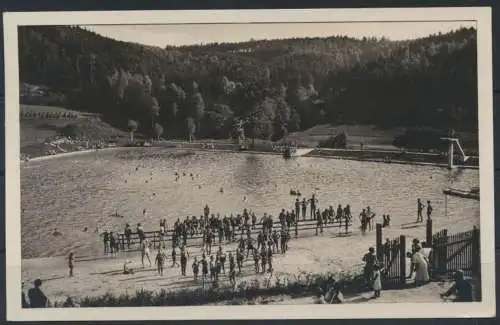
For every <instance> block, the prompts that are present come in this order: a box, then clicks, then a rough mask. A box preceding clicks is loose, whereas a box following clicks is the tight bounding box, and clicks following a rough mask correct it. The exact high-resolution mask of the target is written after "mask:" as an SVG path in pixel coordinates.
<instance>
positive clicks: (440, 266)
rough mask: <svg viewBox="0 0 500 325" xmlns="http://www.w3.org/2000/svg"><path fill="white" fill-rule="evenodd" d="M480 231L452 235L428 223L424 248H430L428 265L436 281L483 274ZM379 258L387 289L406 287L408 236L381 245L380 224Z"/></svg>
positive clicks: (378, 235)
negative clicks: (457, 274) (455, 275)
mask: <svg viewBox="0 0 500 325" xmlns="http://www.w3.org/2000/svg"><path fill="white" fill-rule="evenodd" d="M479 237H480V233H479V229H478V228H476V227H473V229H472V230H470V231H465V232H460V233H457V234H453V235H449V234H448V230H447V229H443V230H440V231H439V232H437V233H433V232H432V220H431V219H429V220H427V229H426V241H425V242H423V246H424V247H427V248H430V249H431V250H430V256H429V264H430V265H429V266H430V268H429V269H430V273H431V276H432V277H433V278H440V277H443V276H444V277H448V276H450V275H451V274H453V272H455V271H456V270H459V269H461V270H463V271H464V273H465V275H467V276H479V275H480V274H481V254H480V245H479V243H480V241H479ZM376 245H377V259H378V260H379V261H380V262H381V263H382V265H383V267H384V272H383V274H384V277H383V282H384V286H385V287H402V286H404V285H406V273H407V267H406V259H407V258H408V257H407V254H408V253H407V252H406V237H405V236H399V237H398V238H394V239H392V240H390V241H389V242H388V243H387V242H386V243H382V225H381V224H377V233H376Z"/></svg>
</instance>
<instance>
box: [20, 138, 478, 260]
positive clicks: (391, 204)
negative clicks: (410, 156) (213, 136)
mask: <svg viewBox="0 0 500 325" xmlns="http://www.w3.org/2000/svg"><path fill="white" fill-rule="evenodd" d="M177 153H179V152H178V151H177ZM21 168H22V169H21V201H22V209H24V212H23V215H22V245H23V247H22V248H23V257H39V256H52V255H60V254H67V253H68V252H69V251H70V250H71V251H75V252H77V254H78V253H80V254H96V253H100V252H101V241H100V239H99V237H98V236H97V234H96V233H94V229H95V228H96V226H97V225H98V224H99V225H101V231H102V230H103V229H104V228H106V229H109V230H115V231H122V229H123V227H124V225H125V223H127V222H128V223H130V224H131V225H132V226H134V225H135V224H136V223H137V222H142V223H143V224H144V225H145V229H146V230H156V229H157V228H158V224H159V219H160V218H167V220H168V224H169V225H172V223H173V222H174V221H175V220H176V219H177V218H178V217H180V218H181V219H183V218H185V217H186V216H187V215H189V216H192V215H197V216H199V215H200V214H201V211H202V208H203V206H204V205H205V204H208V205H209V206H210V208H211V210H212V211H213V212H219V213H221V215H223V214H230V213H238V212H241V211H242V210H243V208H250V209H252V210H253V211H255V212H256V213H257V215H261V214H263V213H264V212H268V213H272V214H273V215H277V214H278V212H279V210H280V209H281V208H282V207H285V208H289V209H291V208H292V205H293V201H294V199H295V198H294V197H292V196H290V195H289V192H290V189H291V188H295V189H298V190H299V191H301V193H302V195H305V196H307V197H310V195H311V194H312V193H316V196H317V198H318V200H319V206H320V207H322V208H325V207H327V206H329V205H333V206H334V207H335V206H336V205H338V204H339V203H340V204H342V205H345V204H350V205H351V207H352V211H353V214H355V215H357V214H358V213H359V211H360V210H361V209H362V208H363V207H366V206H371V207H372V209H373V210H374V211H375V212H377V215H379V216H381V215H382V214H390V215H391V217H392V220H393V221H392V222H393V224H394V225H399V224H403V223H407V222H412V221H414V219H415V214H416V212H415V202H416V200H417V198H418V197H420V198H422V199H423V200H425V201H426V200H427V199H430V200H431V201H432V204H433V207H434V214H435V222H436V223H437V224H439V223H440V216H441V219H442V220H441V223H443V224H444V225H445V226H447V227H448V228H450V227H460V223H461V220H462V221H463V222H467V223H470V219H471V218H474V219H476V220H478V219H479V218H478V216H479V202H477V201H471V200H463V199H457V198H448V208H447V215H448V217H449V219H450V220H453V222H452V224H450V225H448V224H446V223H450V222H449V221H448V219H445V218H444V214H445V213H444V196H443V195H442V192H441V191H442V188H443V187H444V186H448V185H450V172H449V171H447V170H446V169H443V168H437V167H422V166H411V165H398V164H383V163H371V162H358V161H348V160H335V159H322V158H309V157H302V158H299V159H290V160H285V159H283V158H281V157H280V156H274V155H257V154H243V153H214V152H199V153H196V154H192V155H185V156H181V157H174V156H173V154H172V151H169V150H167V149H158V148H144V149H134V150H131V151H114V152H113V151H112V152H102V153H92V154H88V155H81V156H73V157H65V158H58V159H53V160H46V161H39V162H32V163H30V164H28V165H24V166H22V167H21ZM136 169H137V170H136ZM175 172H178V173H179V174H180V178H179V180H178V181H176V176H175ZM183 172H185V173H186V176H183ZM191 173H192V174H193V176H194V179H192V178H191V177H190V174H191ZM478 184H479V173H478V171H477V170H465V171H463V172H461V174H460V175H459V176H456V177H455V179H454V183H453V186H456V187H459V188H465V189H467V188H468V187H469V186H478ZM220 188H223V190H224V192H223V193H220V191H219V189H220ZM143 209H146V211H147V212H146V216H145V217H144V216H143V215H142V211H143ZM115 211H118V213H119V214H121V215H124V216H125V218H117V217H113V216H111V214H113V213H114V212H115ZM467 219H469V220H467ZM84 227H88V231H87V232H84V231H83V229H84ZM56 228H57V229H58V230H59V231H60V232H61V233H62V236H59V237H57V236H56V237H54V236H52V233H53V231H54V229H56Z"/></svg>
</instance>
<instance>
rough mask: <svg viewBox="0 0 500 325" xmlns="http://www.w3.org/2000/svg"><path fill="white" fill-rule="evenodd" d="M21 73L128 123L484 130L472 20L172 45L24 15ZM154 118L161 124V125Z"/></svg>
mask: <svg viewBox="0 0 500 325" xmlns="http://www.w3.org/2000/svg"><path fill="white" fill-rule="evenodd" d="M19 38H20V41H19V55H20V74H21V80H22V81H24V82H29V83H31V84H37V85H44V86H47V87H50V88H51V89H52V90H53V91H55V92H60V93H63V94H64V95H65V96H66V102H67V103H68V108H71V109H76V110H84V111H90V112H95V113H101V114H102V116H103V118H104V119H105V120H107V121H109V122H110V123H113V124H114V125H117V126H119V127H121V128H123V129H127V128H128V129H130V128H131V126H133V128H134V129H138V130H140V131H141V132H143V133H146V134H151V135H158V131H159V130H161V133H164V135H166V136H168V137H183V138H185V137H188V136H192V137H198V138H200V137H211V138H227V137H229V136H231V135H233V133H234V125H235V122H236V121H239V120H243V121H245V122H246V123H245V126H244V128H245V131H246V135H247V137H255V138H265V139H273V140H276V139H280V138H282V137H283V136H285V135H286V134H287V133H289V132H294V131H298V130H304V129H307V128H310V127H312V126H314V125H317V124H325V123H333V124H356V123H357V124H373V125H378V126H382V127H393V126H407V127H431V128H438V129H443V130H444V129H448V128H453V129H456V130H463V131H468V130H471V131H476V130H477V129H478V125H477V63H476V62H477V60H476V56H477V54H476V52H477V51H476V47H477V46H476V31H475V30H474V29H472V28H471V29H465V28H464V29H460V30H457V31H453V32H450V33H447V34H443V35H441V34H440V35H431V36H429V37H427V38H422V39H417V40H412V41H398V42H393V41H389V40H387V39H384V38H382V39H375V38H363V39H351V38H348V37H344V36H333V37H329V38H304V39H288V40H271V41H251V42H245V43H237V44H208V45H203V46H201V45H200V46H184V47H167V48H165V49H160V48H154V47H149V46H142V45H138V44H133V43H125V42H119V41H116V40H112V39H108V38H105V37H102V36H99V35H97V34H95V33H92V32H89V31H86V30H84V29H81V28H78V27H52V26H43V27H41V26H40V27H20V28H19ZM155 130H156V132H155Z"/></svg>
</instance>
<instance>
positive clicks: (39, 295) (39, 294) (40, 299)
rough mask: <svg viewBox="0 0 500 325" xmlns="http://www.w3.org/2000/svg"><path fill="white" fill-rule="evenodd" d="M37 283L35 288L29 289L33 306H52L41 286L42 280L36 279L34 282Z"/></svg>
mask: <svg viewBox="0 0 500 325" xmlns="http://www.w3.org/2000/svg"><path fill="white" fill-rule="evenodd" d="M33 284H34V285H35V287H34V288H31V289H30V290H29V291H28V297H29V300H30V305H31V308H46V307H50V301H49V299H48V298H47V296H45V294H44V293H43V291H42V289H40V286H41V285H42V280H40V279H36V280H35V282H34V283H33Z"/></svg>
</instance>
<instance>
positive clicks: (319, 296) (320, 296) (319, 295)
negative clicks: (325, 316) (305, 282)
mask: <svg viewBox="0 0 500 325" xmlns="http://www.w3.org/2000/svg"><path fill="white" fill-rule="evenodd" d="M314 303H315V304H321V305H323V304H326V303H327V302H326V300H325V294H324V292H323V289H321V288H320V287H318V288H317V292H316V299H315V301H314Z"/></svg>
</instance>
